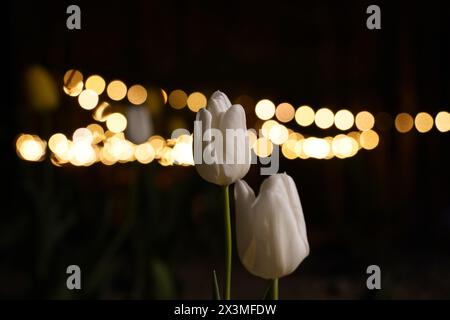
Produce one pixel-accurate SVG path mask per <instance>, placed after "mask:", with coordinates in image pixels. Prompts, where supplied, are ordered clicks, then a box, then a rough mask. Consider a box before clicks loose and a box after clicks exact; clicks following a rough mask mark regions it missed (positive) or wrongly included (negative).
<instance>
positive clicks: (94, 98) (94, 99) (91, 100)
mask: <svg viewBox="0 0 450 320" xmlns="http://www.w3.org/2000/svg"><path fill="white" fill-rule="evenodd" d="M78 103H79V104H80V106H81V107H82V108H83V109H85V110H92V109H94V108H95V107H96V106H97V103H98V95H97V93H96V92H95V91H94V90H91V89H86V90H83V91H82V92H81V93H80V95H79V96H78Z"/></svg>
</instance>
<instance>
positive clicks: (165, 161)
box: [159, 147, 175, 167]
mask: <svg viewBox="0 0 450 320" xmlns="http://www.w3.org/2000/svg"><path fill="white" fill-rule="evenodd" d="M159 158H160V159H159V164H160V165H162V166H164V167H167V166H171V165H173V163H174V161H175V159H174V156H173V150H172V148H170V147H164V148H162V149H161V151H160V152H159Z"/></svg>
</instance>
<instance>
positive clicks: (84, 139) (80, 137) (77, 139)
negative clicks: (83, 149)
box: [72, 128, 94, 144]
mask: <svg viewBox="0 0 450 320" xmlns="http://www.w3.org/2000/svg"><path fill="white" fill-rule="evenodd" d="M93 140H94V137H93V136H92V132H91V131H90V130H89V129H87V128H78V129H77V130H75V131H74V132H73V135H72V141H73V142H74V143H85V144H92V141H93Z"/></svg>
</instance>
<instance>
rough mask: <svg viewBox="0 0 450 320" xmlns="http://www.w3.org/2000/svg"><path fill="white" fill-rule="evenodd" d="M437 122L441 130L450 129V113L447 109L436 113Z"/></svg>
mask: <svg viewBox="0 0 450 320" xmlns="http://www.w3.org/2000/svg"><path fill="white" fill-rule="evenodd" d="M435 124H436V128H437V129H438V130H439V131H440V132H447V131H450V113H449V112H447V111H441V112H439V113H438V114H437V115H436V120H435Z"/></svg>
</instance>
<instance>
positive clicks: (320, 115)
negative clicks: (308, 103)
mask: <svg viewBox="0 0 450 320" xmlns="http://www.w3.org/2000/svg"><path fill="white" fill-rule="evenodd" d="M314 121H315V122H316V126H318V127H319V128H320V129H328V128H329V127H331V126H332V125H333V123H334V115H333V112H332V111H331V110H330V109H328V108H321V109H319V110H317V112H316V115H315V117H314Z"/></svg>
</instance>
